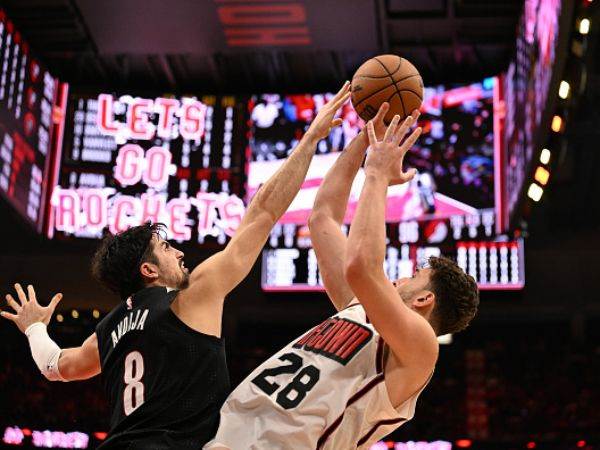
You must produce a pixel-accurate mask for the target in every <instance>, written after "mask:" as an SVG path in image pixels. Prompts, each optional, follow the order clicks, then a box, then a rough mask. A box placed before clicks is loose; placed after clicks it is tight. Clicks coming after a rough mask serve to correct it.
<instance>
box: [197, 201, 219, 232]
mask: <svg viewBox="0 0 600 450" xmlns="http://www.w3.org/2000/svg"><path fill="white" fill-rule="evenodd" d="M217 200H218V196H217V194H214V193H212V192H198V194H196V208H197V209H198V234H199V235H200V236H206V235H209V234H214V230H213V228H214V224H215V219H216V218H217V211H216V209H215V206H214V205H215V203H216V202H217Z"/></svg>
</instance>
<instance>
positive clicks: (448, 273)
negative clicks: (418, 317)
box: [429, 257, 479, 336]
mask: <svg viewBox="0 0 600 450" xmlns="http://www.w3.org/2000/svg"><path fill="white" fill-rule="evenodd" d="M429 267H430V268H431V269H432V272H431V275H430V279H431V282H430V283H431V284H430V287H431V290H432V292H433V293H434V294H435V308H434V309H433V313H432V319H433V323H432V325H434V328H435V330H436V334H437V335H438V336H441V335H442V334H448V333H457V332H459V331H462V330H464V329H465V328H467V326H468V325H469V323H470V322H471V320H473V317H475V314H477V307H478V306H479V289H478V288H477V283H476V282H475V279H474V278H473V277H472V276H470V275H467V274H466V273H465V272H464V271H463V270H462V269H461V268H460V267H459V266H458V265H457V264H456V263H455V262H454V261H452V260H450V259H448V258H444V257H431V258H429Z"/></svg>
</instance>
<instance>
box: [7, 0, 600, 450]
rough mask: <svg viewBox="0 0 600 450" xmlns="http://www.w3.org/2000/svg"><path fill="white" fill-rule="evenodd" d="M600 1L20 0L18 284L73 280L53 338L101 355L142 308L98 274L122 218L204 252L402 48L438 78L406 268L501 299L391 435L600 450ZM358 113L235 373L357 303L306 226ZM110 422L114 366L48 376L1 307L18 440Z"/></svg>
mask: <svg viewBox="0 0 600 450" xmlns="http://www.w3.org/2000/svg"><path fill="white" fill-rule="evenodd" d="M597 3H600V0H562V1H561V0H525V1H523V0H247V1H242V0H203V1H198V0H196V1H190V0H172V1H168V2H167V1H160V0H145V1H142V0H104V1H97V0H95V1H94V0H2V1H0V8H1V9H0V218H1V220H0V231H1V232H0V239H1V244H0V249H1V250H0V287H1V289H2V294H3V296H4V294H7V293H9V292H13V287H12V286H13V284H14V283H16V282H20V283H22V284H24V285H26V284H32V285H33V286H35V288H36V290H37V292H38V298H39V299H40V301H41V302H47V301H48V300H49V299H50V298H51V297H52V295H53V294H54V293H56V292H62V293H64V299H63V300H62V302H61V304H60V305H59V307H58V309H57V313H56V314H55V316H54V318H53V320H52V322H51V324H50V326H49V333H50V335H51V336H52V338H53V339H54V340H55V341H56V342H57V343H58V344H59V345H60V346H61V347H63V348H65V347H69V346H76V345H80V344H81V342H82V341H83V340H84V339H85V338H86V337H87V336H89V335H90V333H92V332H93V330H94V327H95V325H96V324H97V323H98V321H99V320H101V319H102V317H104V316H105V315H106V314H107V313H108V312H109V311H110V310H111V309H112V308H113V307H114V306H115V305H116V304H117V303H118V301H119V300H118V298H117V297H115V296H113V295H111V294H110V293H108V292H107V291H105V290H103V289H102V287H101V286H100V285H99V284H98V283H97V282H96V281H94V280H93V279H92V277H91V275H90V269H89V267H90V257H91V255H92V254H93V251H94V249H95V248H96V246H97V244H98V242H99V238H100V237H101V236H102V233H103V229H105V228H106V227H108V229H109V230H110V231H111V232H113V233H115V232H118V231H122V230H125V229H126V228H128V227H129V226H132V225H137V224H140V223H142V222H144V221H147V220H152V221H160V222H164V223H166V224H167V225H168V227H169V239H171V240H172V242H173V243H174V245H176V246H178V247H179V248H181V249H182V250H183V251H185V253H186V264H187V265H188V266H190V267H193V266H194V265H196V264H197V263H199V262H201V261H202V260H204V259H205V258H206V257H207V256H209V255H211V254H212V253H214V252H215V251H217V250H219V249H221V248H223V246H224V245H225V244H226V243H227V242H228V240H229V237H230V236H231V234H232V233H234V232H235V229H236V227H237V225H238V224H239V222H240V218H241V217H242V216H243V214H244V210H245V208H246V206H247V205H248V202H249V201H250V200H251V198H252V196H253V195H254V194H255V193H256V191H257V189H258V188H259V187H260V186H261V184H262V183H264V182H265V181H266V179H267V178H268V177H269V176H270V174H272V173H273V171H274V170H275V169H276V168H277V167H279V165H280V164H281V163H282V161H283V160H284V159H285V158H286V157H287V156H288V154H289V151H290V150H291V149H292V148H293V147H294V145H295V144H296V143H297V142H298V140H299V139H300V137H301V136H302V134H303V133H304V132H305V131H306V129H307V128H308V124H310V122H311V120H312V119H313V117H314V116H315V114H316V112H317V111H318V109H319V108H320V107H321V106H322V105H323V104H324V103H325V102H326V101H327V100H328V99H329V98H331V96H332V94H331V93H332V92H335V91H336V90H337V89H338V88H339V85H340V84H341V83H342V82H343V81H344V80H349V79H351V78H352V74H353V73H354V71H355V70H356V69H357V68H358V67H359V66H360V65H361V64H362V63H363V62H364V61H365V60H367V59H368V58H370V57H373V56H375V55H378V54H396V55H400V56H402V57H404V58H406V59H408V60H410V61H411V62H412V63H413V64H414V65H415V66H416V67H417V69H418V70H419V71H420V73H421V75H422V77H423V80H424V84H425V92H424V101H423V105H422V107H421V117H420V119H419V122H420V125H421V126H422V127H423V136H422V137H421V138H420V139H419V141H418V142H417V144H416V145H415V147H414V148H413V149H412V150H411V151H410V153H409V154H408V156H407V165H408V166H409V167H416V168H418V169H419V175H418V178H416V179H415V180H414V181H413V182H411V184H410V185H403V186H397V187H393V188H390V189H389V191H388V211H387V215H386V217H387V222H388V223H387V232H388V237H389V240H388V248H387V251H386V264H385V270H386V272H387V275H388V276H389V277H390V278H392V279H395V278H398V277H403V276H410V275H411V274H412V272H413V270H414V268H415V266H416V265H418V264H419V263H421V262H422V261H424V260H425V259H426V258H427V257H428V256H431V255H445V256H448V257H451V258H453V259H455V260H456V261H457V262H458V264H459V265H460V266H461V267H462V268H463V269H464V270H465V271H466V272H467V273H469V274H471V275H473V276H474V277H475V279H476V280H477V282H478V284H479V286H480V289H481V305H480V312H479V315H478V316H477V318H476V319H475V321H474V322H473V324H472V325H471V326H470V327H469V328H468V329H467V330H466V331H465V332H463V333H461V334H458V335H456V336H444V337H443V338H444V339H443V345H442V346H441V349H440V359H439V362H438V364H437V368H436V374H435V376H434V378H433V381H432V382H431V384H430V386H429V388H428V389H426V390H425V392H424V394H423V395H422V396H421V399H420V401H419V403H418V405H417V411H416V415H415V418H414V419H413V420H412V421H411V422H409V423H408V424H406V425H405V426H403V427H401V428H399V429H398V430H397V431H395V432H394V433H393V434H391V435H390V436H388V437H387V438H386V439H385V440H384V441H382V442H380V443H378V444H375V445H374V446H373V447H372V448H373V449H377V450H379V449H381V450H383V449H397V450H425V449H429V450H449V449H482V450H488V449H489V450H495V449H497V450H513V449H514V450H516V449H540V450H543V449H549V450H550V449H551V450H571V449H588V450H591V449H600V294H599V288H598V285H597V284H596V282H597V281H599V279H600V277H599V274H600V262H599V261H600V227H599V222H598V221H599V220H600V206H599V205H600V201H599V199H600V181H599V180H600V176H599V175H600V169H599V167H600V150H599V147H598V141H599V140H600V114H599V106H598V105H600V65H599V64H598V62H599V61H600V48H599V47H598V39H599V32H598V30H599V29H600V27H599V25H600V13H599V11H600V8H599V5H598V4H597ZM148 111H151V112H148ZM341 117H342V118H343V119H344V125H343V126H342V127H340V128H338V129H336V130H334V131H333V132H332V133H331V135H330V136H329V137H328V138H327V139H326V140H323V141H321V142H320V143H319V145H318V148H317V154H316V156H315V159H314V160H313V163H312V165H311V167H310V169H309V172H308V175H307V180H306V182H305V184H304V185H303V187H302V189H301V191H300V193H299V194H298V196H297V197H296V199H295V200H294V202H293V203H292V206H291V207H290V209H289V210H288V212H287V213H286V214H285V215H284V216H283V217H282V219H281V220H280V221H279V223H278V224H277V225H276V226H275V228H274V229H273V230H272V232H271V236H270V238H269V240H268V242H267V244H266V246H265V248H264V250H263V252H262V256H261V257H260V258H259V260H258V262H257V263H256V264H255V266H254V268H253V270H252V272H251V273H250V275H249V276H248V277H247V278H246V279H245V281H244V282H243V283H242V284H241V285H240V286H239V287H238V288H236V289H235V290H234V291H233V292H232V293H231V294H230V296H229V299H228V301H227V302H226V305H225V313H224V322H223V327H224V328H223V336H224V337H225V339H226V342H227V357H228V365H229V369H230V373H231V384H232V386H236V385H237V384H238V383H239V382H240V381H241V380H242V379H243V378H245V376H246V375H248V374H249V373H250V371H251V370H253V369H254V368H255V367H257V366H258V365H259V364H260V363H261V362H262V361H264V360H265V359H267V358H268V357H269V356H270V355H271V354H273V353H274V352H276V351H277V350H278V349H279V348H281V347H283V346H284V345H285V344H287V343H288V342H289V341H290V340H292V339H293V338H294V337H296V336H298V335H300V334H302V333H303V332H304V331H305V330H307V329H309V328H310V327H312V326H314V325H315V324H317V323H319V322H320V321H322V320H323V319H324V318H326V317H328V316H329V315H331V314H333V312H334V310H333V308H332V306H331V304H330V302H329V301H328V299H327V297H326V295H325V293H324V290H323V288H322V280H321V278H320V274H319V269H318V267H317V263H316V257H315V254H314V251H313V249H312V247H311V240H310V233H309V230H308V227H307V218H308V214H309V213H310V209H311V207H312V204H313V201H314V198H315V194H316V190H317V189H318V186H319V184H320V182H321V181H322V179H323V177H324V175H325V173H326V172H327V170H328V168H329V167H330V166H331V165H332V164H333V162H334V161H335V160H336V158H337V157H338V156H339V154H340V152H341V151H342V149H343V148H344V146H345V145H346V144H347V143H348V142H349V140H350V139H352V138H353V137H354V136H355V135H356V134H357V133H358V131H359V130H360V129H361V127H362V126H363V125H364V124H363V122H362V121H361V120H360V119H359V118H358V116H357V115H356V113H355V112H354V110H353V108H352V106H351V105H350V104H348V105H346V106H344V107H343V108H342V111H341ZM361 177H362V178H361ZM363 179H364V175H363V174H362V172H359V175H358V177H357V183H356V185H355V186H354V187H353V189H352V193H351V195H350V207H349V211H353V210H354V207H355V206H356V202H357V200H358V194H359V193H360V185H361V183H362V180H363ZM347 219H348V220H347V223H349V221H350V220H351V214H350V217H347ZM3 308H4V309H6V308H5V307H4V306H3ZM108 418H109V412H108V407H107V402H106V399H105V397H104V392H103V389H102V387H101V384H100V381H99V380H98V379H92V380H90V381H86V382H79V383H50V382H49V381H47V380H46V379H45V378H43V377H42V375H40V373H39V371H38V369H37V368H36V366H35V364H34V362H33V360H32V358H31V355H30V351H29V348H28V345H27V340H26V339H25V338H24V337H23V335H22V334H21V333H20V332H19V331H18V329H17V328H16V327H15V326H14V324H12V323H10V322H9V321H4V320H3V321H2V322H0V441H1V442H0V446H1V447H2V448H6V449H13V448H15V449H17V448H27V449H29V448H34V447H35V448H38V447H42V448H87V449H93V448H96V447H97V446H98V445H99V444H100V443H101V442H102V441H103V439H105V437H106V435H107V431H108Z"/></svg>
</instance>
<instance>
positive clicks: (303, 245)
mask: <svg viewBox="0 0 600 450" xmlns="http://www.w3.org/2000/svg"><path fill="white" fill-rule="evenodd" d="M497 83H498V80H497V79H496V78H488V79H486V80H484V81H483V82H482V83H475V84H471V85H467V86H459V87H454V88H451V89H447V88H444V87H442V86H438V87H432V88H426V89H425V95H424V101H423V105H422V108H421V116H420V118H419V126H421V127H422V128H423V134H422V136H421V138H420V139H419V141H418V142H417V143H416V144H415V146H414V147H413V149H412V150H411V151H410V152H409V153H408V154H407V156H406V158H405V164H406V166H407V167H416V168H417V169H418V171H419V172H418V175H417V176H416V177H415V179H414V180H413V181H412V182H410V183H407V184H404V185H401V186H392V187H390V188H389V189H388V200H387V207H386V222H387V236H388V238H389V242H388V248H387V253H386V271H387V273H388V276H389V277H390V278H395V277H404V276H410V275H412V273H413V271H414V269H415V268H416V267H417V266H418V265H420V264H422V263H423V262H425V261H426V259H427V258H428V257H429V256H438V255H444V256H449V257H452V258H453V259H455V260H457V262H458V263H459V265H461V267H463V269H465V270H466V271H467V272H468V273H470V274H472V275H473V276H474V277H475V279H476V280H477V281H478V283H479V285H480V287H481V288H483V289H518V288H521V287H522V286H523V282H524V278H523V273H524V271H523V242H522V241H508V240H507V239H506V238H499V237H498V236H497V234H496V232H497V229H498V224H497V217H498V214H499V213H500V209H499V208H500V204H499V202H498V201H497V194H498V191H499V189H500V187H499V186H500V177H499V168H500V163H501V153H500V150H501V149H500V146H499V141H498V139H497V137H498V136H499V135H500V130H499V128H498V126H499V123H498V121H497V120H495V114H494V113H495V110H496V109H497V107H498V101H499V97H498V89H497ZM330 97H331V94H323V95H277V94H267V95H262V96H255V97H253V98H252V99H251V101H250V108H249V109H250V123H251V134H250V149H251V161H250V163H249V165H248V180H247V186H246V194H247V201H249V200H250V199H251V197H252V195H254V194H255V193H256V191H257V190H258V189H259V188H260V186H261V185H262V184H263V183H264V182H265V181H266V180H267V179H268V178H269V176H271V174H273V173H274V172H275V171H276V170H277V168H278V167H280V165H281V164H282V160H283V159H284V158H286V157H287V156H288V154H289V152H290V151H291V150H292V149H293V148H294V146H295V145H296V144H297V142H298V141H299V139H300V138H301V136H302V134H303V133H304V132H305V131H306V129H307V128H308V125H309V123H310V121H311V120H312V118H313V117H314V115H315V114H316V112H317V111H318V109H319V108H320V107H321V106H322V105H323V104H324V103H325V102H326V101H327V100H328V99H329V98H330ZM341 117H342V118H343V119H344V124H343V126H341V127H339V128H336V129H334V130H333V131H332V133H331V135H330V136H329V137H328V138H327V139H325V140H323V141H321V142H320V143H319V144H318V148H317V153H316V155H315V157H314V158H313V161H312V163H311V166H310V168H309V170H308V175H307V177H306V180H305V182H304V184H303V185H302V189H301V191H300V192H299V194H298V195H297V196H296V198H295V199H294V201H293V202H292V204H291V205H290V208H289V209H288V211H287V212H286V213H285V214H284V216H283V217H282V219H281V220H280V222H279V223H278V224H277V225H276V226H275V228H274V229H273V231H272V232H271V236H270V239H269V241H268V242H267V248H266V249H265V250H264V251H263V265H262V287H263V289H264V290H267V291H269V290H271V291H276V290H281V291H293V290H322V289H323V287H322V280H321V277H320V275H319V271H318V266H317V261H316V256H315V253H314V250H313V249H312V246H311V241H310V232H309V229H308V226H307V225H306V224H307V222H308V217H309V215H310V211H311V209H312V205H313V203H314V199H315V196H316V193H317V190H318V188H319V186H320V184H321V182H322V180H323V178H324V177H325V174H326V173H327V171H328V170H329V168H330V167H331V166H332V165H333V164H334V163H335V161H336V159H337V157H338V156H339V154H340V152H341V151H342V150H343V148H344V146H346V145H347V144H348V143H349V142H350V140H351V139H352V138H353V137H354V136H356V134H357V133H358V132H359V131H360V129H361V127H362V126H363V123H362V122H361V121H360V119H359V118H358V117H357V115H356V113H355V112H354V110H353V109H352V107H351V106H350V105H349V104H348V105H345V106H344V107H343V109H342V111H341ZM363 183H364V172H363V171H362V169H361V170H360V171H359V173H358V174H357V176H356V178H355V180H354V182H353V185H352V188H351V193H350V198H349V202H348V208H347V211H346V217H345V220H344V222H345V224H346V225H345V226H344V228H345V231H346V232H347V231H348V226H349V224H350V223H351V221H352V217H353V214H354V211H355V209H356V206H357V203H358V199H359V195H360V191H361V189H362V185H363Z"/></svg>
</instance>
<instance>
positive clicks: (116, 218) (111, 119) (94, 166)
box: [51, 93, 246, 244]
mask: <svg viewBox="0 0 600 450" xmlns="http://www.w3.org/2000/svg"><path fill="white" fill-rule="evenodd" d="M70 109H71V110H70V114H69V116H70V118H69V119H70V120H69V122H68V123H67V133H66V138H65V140H66V142H67V145H66V150H65V152H64V154H63V157H62V166H61V173H60V182H59V185H58V186H57V187H56V188H55V190H54V192H53V195H52V208H53V223H52V227H51V232H52V233H51V234H54V232H57V233H59V235H60V236H63V237H64V236H66V235H68V236H74V237H86V238H99V237H101V235H102V230H103V229H104V228H105V227H108V229H109V230H110V231H111V232H112V233H117V232H120V231H123V230H125V229H127V228H129V227H130V226H135V225H139V224H141V223H143V222H146V221H148V220H150V221H152V222H162V223H165V224H166V225H167V234H168V237H169V238H170V239H174V240H176V241H178V242H185V241H194V242H199V243H205V242H207V243H208V242H211V243H215V244H224V243H225V242H226V239H227V237H228V236H230V235H232V234H233V232H234V231H235V229H237V226H238V225H239V223H240V221H241V218H242V216H243V213H244V204H243V201H242V199H241V198H240V197H241V192H242V188H243V171H244V164H245V159H244V152H245V147H246V133H245V130H246V124H245V121H246V103H245V102H240V101H238V100H237V99H236V98H234V97H215V96H204V97H199V98H197V97H181V98H174V97H154V98H142V97H134V96H132V95H121V96H116V95H112V94H104V93H103V94H100V95H98V96H94V97H78V98H77V97H76V98H73V99H72V102H71V108H70Z"/></svg>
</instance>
